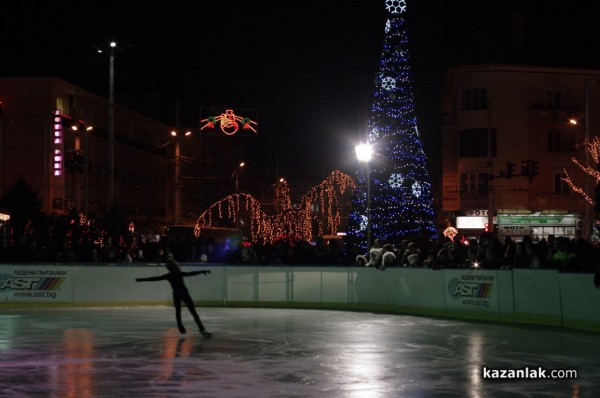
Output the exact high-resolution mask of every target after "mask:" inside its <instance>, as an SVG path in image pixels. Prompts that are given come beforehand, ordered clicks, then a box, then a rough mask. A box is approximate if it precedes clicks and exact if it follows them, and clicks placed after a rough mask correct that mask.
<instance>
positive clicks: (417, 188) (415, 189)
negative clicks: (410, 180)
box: [412, 181, 423, 198]
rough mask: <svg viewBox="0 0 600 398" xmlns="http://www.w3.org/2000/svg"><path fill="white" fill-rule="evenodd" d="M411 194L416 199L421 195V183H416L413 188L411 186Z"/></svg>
mask: <svg viewBox="0 0 600 398" xmlns="http://www.w3.org/2000/svg"><path fill="white" fill-rule="evenodd" d="M412 193H413V195H414V196H416V197H417V198H418V197H419V196H421V194H422V193H423V185H421V183H420V182H419V181H416V182H415V183H414V184H413V186H412Z"/></svg>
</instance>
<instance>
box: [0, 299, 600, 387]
mask: <svg viewBox="0 0 600 398" xmlns="http://www.w3.org/2000/svg"><path fill="white" fill-rule="evenodd" d="M199 310H200V313H201V317H202V319H203V320H205V323H206V324H207V326H209V327H210V329H211V330H213V331H214V332H215V335H214V337H213V338H212V339H204V338H202V336H200V335H199V334H196V333H194V332H192V331H190V333H188V335H187V336H186V338H184V339H181V338H179V334H178V332H177V329H176V328H175V327H174V326H175V322H174V319H173V318H174V315H173V311H172V309H171V308H168V307H141V308H120V309H95V310H90V309H61V310H52V309H46V310H38V309H36V310H33V309H31V310H18V311H17V310H14V311H10V310H2V311H0V326H1V328H0V342H1V343H0V354H1V356H0V391H2V392H3V396H6V397H23V396H42V397H57V398H58V397H60V398H62V397H77V398H80V397H113V396H143V397H167V396H168V397H186V396H193V397H202V396H206V397H214V396H219V397H248V396H261V397H280V396H284V397H309V396H310V397H352V398H361V397H370V398H371V397H390V396H399V397H447V396H457V397H458V396H460V397H470V398H484V397H491V396H493V397H505V396H506V397H529V396H532V395H535V394H537V396H548V397H559V398H563V397H564V398H567V397H574V396H576V395H575V394H574V392H573V391H574V389H577V390H578V393H577V394H578V395H577V396H578V397H580V398H583V397H592V396H594V395H593V393H595V392H596V391H598V390H599V389H600V365H599V364H598V361H597V358H598V357H599V356H600V355H599V354H600V348H599V347H598V345H597V344H596V340H597V336H596V335H593V334H584V333H577V332H568V331H562V330H556V329H543V328H522V327H515V326H506V325H491V324H477V323H467V322H458V321H449V320H436V319H429V318H418V317H410V316H395V315H384V314H371V313H354V312H339V311H312V310H272V309H235V308H200V309H199ZM184 322H185V319H184ZM482 366H488V367H497V368H500V367H502V368H506V367H513V368H519V367H523V366H531V367H533V366H536V367H537V366H544V367H545V368H553V369H554V368H556V369H558V368H563V369H567V368H572V367H573V366H577V369H578V371H579V377H578V379H577V380H486V379H483V378H482V373H481V369H482ZM574 384H575V386H573V385H574Z"/></svg>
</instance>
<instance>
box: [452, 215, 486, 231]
mask: <svg viewBox="0 0 600 398" xmlns="http://www.w3.org/2000/svg"><path fill="white" fill-rule="evenodd" d="M487 223H488V218H487V217H456V228H459V229H460V228H464V229H484V228H485V226H486V224H487Z"/></svg>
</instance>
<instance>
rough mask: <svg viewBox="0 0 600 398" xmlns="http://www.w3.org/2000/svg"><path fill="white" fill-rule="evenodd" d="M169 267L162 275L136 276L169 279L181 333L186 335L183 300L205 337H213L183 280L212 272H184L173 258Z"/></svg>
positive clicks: (151, 279)
mask: <svg viewBox="0 0 600 398" xmlns="http://www.w3.org/2000/svg"><path fill="white" fill-rule="evenodd" d="M166 266H167V269H168V270H169V273H167V274H164V275H160V276H151V277H148V278H136V280H135V281H136V282H154V281H164V280H166V281H169V283H170V284H171V287H172V288H173V304H174V305H175V318H176V319H177V328H179V333H181V336H182V337H184V336H185V334H186V330H185V327H184V326H183V323H182V322H181V302H182V301H183V302H184V303H185V305H186V306H187V307H188V310H190V313H191V314H192V316H193V317H194V320H195V321H196V324H197V325H198V328H200V333H201V334H202V336H204V337H207V338H208V337H211V336H212V333H211V332H209V331H208V330H206V328H205V327H204V325H203V324H202V321H201V320H200V316H198V313H197V312H196V307H195V306H194V302H193V301H192V297H191V296H190V293H189V292H188V290H187V287H186V286H185V283H184V282H183V278H184V277H186V276H194V275H200V274H202V275H208V274H210V271H209V270H202V271H192V272H184V271H182V270H181V268H179V264H177V262H176V261H175V260H173V259H169V260H168V261H167V263H166Z"/></svg>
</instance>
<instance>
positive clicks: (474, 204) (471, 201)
mask: <svg viewBox="0 0 600 398" xmlns="http://www.w3.org/2000/svg"><path fill="white" fill-rule="evenodd" d="M459 201H460V203H459V207H460V208H461V209H465V210H466V209H487V208H488V195H487V193H469V194H461V195H460V196H459Z"/></svg>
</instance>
